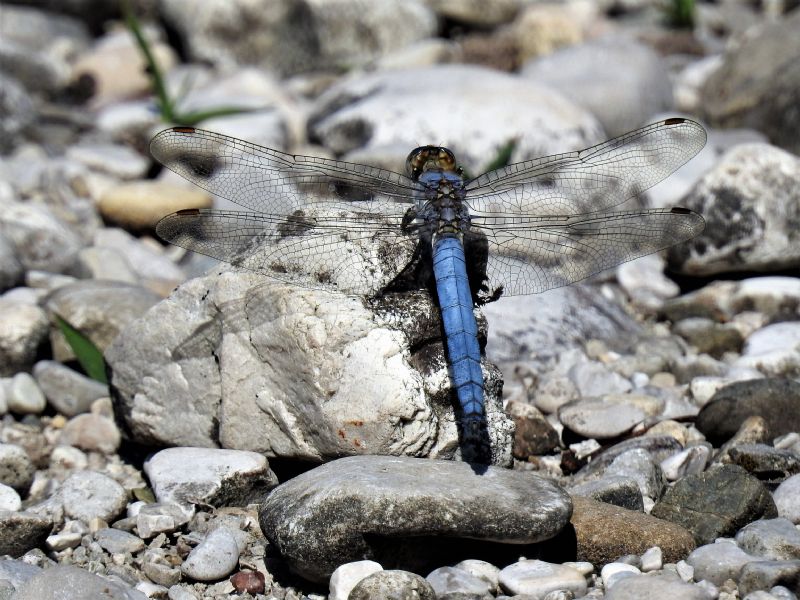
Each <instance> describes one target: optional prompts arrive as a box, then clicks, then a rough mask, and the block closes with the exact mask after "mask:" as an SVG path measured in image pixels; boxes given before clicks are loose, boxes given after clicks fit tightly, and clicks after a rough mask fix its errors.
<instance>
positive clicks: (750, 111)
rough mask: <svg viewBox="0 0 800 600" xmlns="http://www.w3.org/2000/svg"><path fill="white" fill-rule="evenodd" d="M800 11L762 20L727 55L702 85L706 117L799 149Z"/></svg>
mask: <svg viewBox="0 0 800 600" xmlns="http://www.w3.org/2000/svg"><path fill="white" fill-rule="evenodd" d="M798 24H800V15H798V14H792V15H788V16H787V17H786V18H785V19H782V20H779V21H776V22H774V23H770V24H764V25H763V26H761V27H760V28H759V29H758V30H757V31H755V32H753V33H752V34H751V35H748V36H746V38H743V39H742V43H740V44H737V45H735V46H733V47H731V49H730V50H729V51H728V52H727V53H726V55H725V57H724V61H723V64H722V65H721V66H720V67H719V68H718V69H716V70H715V71H714V72H713V73H711V75H710V76H709V78H708V80H707V81H706V84H705V86H703V89H702V102H701V104H700V106H701V107H702V108H703V110H704V112H705V114H706V117H707V118H708V120H709V121H710V122H711V123H712V124H714V125H716V126H720V127H742V126H746V127H752V128H754V129H758V130H759V131H763V132H764V133H766V134H767V135H768V136H769V137H770V139H771V140H772V141H773V143H775V144H777V145H779V146H781V147H783V148H786V149H787V150H790V151H791V152H794V153H795V154H798V153H800V145H798V140H797V136H794V135H792V133H791V132H792V131H796V130H797V127H798V124H799V123H798V121H797V116H796V115H795V114H794V112H793V108H794V107H795V106H797V104H798V101H800V98H798V94H797V90H798V89H800V85H798V83H799V82H800V69H799V68H798V65H797V57H798V56H800V42H799V41H798V40H797V36H796V35H795V34H796V32H797V28H798V26H799V25H798Z"/></svg>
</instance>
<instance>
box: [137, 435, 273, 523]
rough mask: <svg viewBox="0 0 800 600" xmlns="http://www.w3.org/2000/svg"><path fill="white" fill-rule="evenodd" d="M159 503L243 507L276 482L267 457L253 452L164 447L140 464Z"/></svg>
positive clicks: (255, 499)
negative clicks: (142, 465)
mask: <svg viewBox="0 0 800 600" xmlns="http://www.w3.org/2000/svg"><path fill="white" fill-rule="evenodd" d="M144 472H145V473H146V474H147V478H148V479H149V481H150V485H151V486H152V488H153V492H154V493H155V495H156V498H158V500H159V502H165V503H172V504H180V505H182V506H185V507H186V508H187V509H189V508H191V507H192V506H193V505H195V504H197V503H202V504H204V505H208V506H218V507H223V506H246V505H247V504H250V503H253V502H256V501H257V500H261V499H262V498H263V497H264V496H265V495H266V493H267V492H268V491H269V490H271V489H272V488H274V487H275V486H276V485H278V478H277V477H276V476H275V474H274V473H273V472H272V471H271V470H270V468H269V463H268V462H267V459H266V458H265V457H264V456H263V455H261V454H258V453H256V452H247V451H244V450H220V449H215V448H168V449H166V450H162V451H160V452H157V453H156V454H154V455H153V456H151V457H150V458H149V459H148V460H147V461H145V463H144Z"/></svg>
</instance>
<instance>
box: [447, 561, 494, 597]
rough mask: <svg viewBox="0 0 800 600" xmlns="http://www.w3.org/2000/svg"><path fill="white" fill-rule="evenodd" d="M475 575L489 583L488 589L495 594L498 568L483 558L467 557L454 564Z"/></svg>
mask: <svg viewBox="0 0 800 600" xmlns="http://www.w3.org/2000/svg"><path fill="white" fill-rule="evenodd" d="M454 566H455V567H456V568H457V569H461V570H462V571H466V572H467V573H470V574H471V575H474V576H475V577H480V578H481V579H483V580H484V581H486V582H487V583H488V584H489V591H490V592H491V593H492V594H496V593H497V591H498V586H499V585H500V569H498V568H497V567H495V566H494V565H493V564H492V563H489V562H486V561H485V560H476V559H474V558H473V559H467V560H462V561H461V562H459V563H457V564H455V565H454Z"/></svg>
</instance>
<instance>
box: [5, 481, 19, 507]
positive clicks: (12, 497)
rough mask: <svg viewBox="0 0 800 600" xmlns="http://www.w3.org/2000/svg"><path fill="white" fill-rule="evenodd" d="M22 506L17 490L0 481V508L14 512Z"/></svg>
mask: <svg viewBox="0 0 800 600" xmlns="http://www.w3.org/2000/svg"><path fill="white" fill-rule="evenodd" d="M21 508H22V499H21V498H20V497H19V494H18V493H17V490H15V489H14V488H12V487H11V486H8V485H6V484H5V483H0V510H7V511H9V512H14V511H17V510H20V509H21Z"/></svg>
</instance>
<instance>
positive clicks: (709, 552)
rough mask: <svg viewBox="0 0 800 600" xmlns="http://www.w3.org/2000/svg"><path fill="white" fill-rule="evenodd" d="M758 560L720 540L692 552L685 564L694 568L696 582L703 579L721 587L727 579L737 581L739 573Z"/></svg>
mask: <svg viewBox="0 0 800 600" xmlns="http://www.w3.org/2000/svg"><path fill="white" fill-rule="evenodd" d="M755 560H759V559H758V558H757V557H755V556H752V555H750V554H748V553H747V552H745V551H744V550H742V549H741V548H739V546H737V545H736V544H735V543H734V541H733V540H731V539H725V538H720V539H718V540H717V541H716V543H713V544H706V545H705V546H700V547H699V548H696V549H694V550H693V551H692V553H691V554H690V555H689V556H688V557H687V558H686V562H687V563H688V564H690V565H691V566H692V567H693V568H694V575H695V579H696V580H697V581H701V580H703V579H705V580H707V581H710V582H711V583H713V584H714V585H722V584H724V583H725V581H727V580H728V579H733V580H734V581H736V580H738V579H739V572H740V571H741V570H742V567H743V566H744V565H746V564H747V563H749V562H752V561H755Z"/></svg>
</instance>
